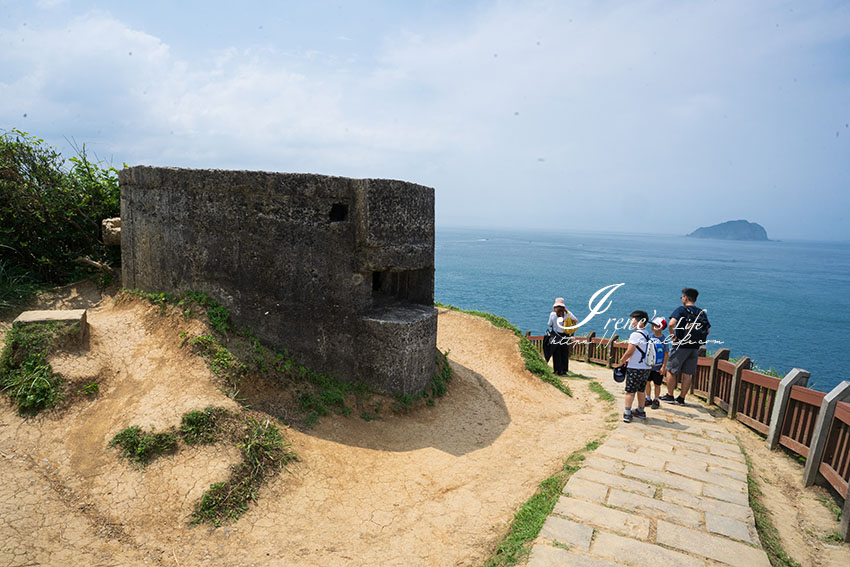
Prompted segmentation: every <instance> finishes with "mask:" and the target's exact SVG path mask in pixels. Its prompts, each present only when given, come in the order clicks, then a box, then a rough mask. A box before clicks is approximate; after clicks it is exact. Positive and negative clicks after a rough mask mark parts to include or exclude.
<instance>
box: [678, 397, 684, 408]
mask: <svg viewBox="0 0 850 567" xmlns="http://www.w3.org/2000/svg"><path fill="white" fill-rule="evenodd" d="M676 403H677V404H679V405H680V406H683V405H685V398H684V396H679V397H678V398H676Z"/></svg>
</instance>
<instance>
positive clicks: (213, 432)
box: [178, 408, 231, 445]
mask: <svg viewBox="0 0 850 567" xmlns="http://www.w3.org/2000/svg"><path fill="white" fill-rule="evenodd" d="M230 417H231V415H230V412H229V411H227V410H226V409H224V408H206V409H203V410H195V411H190V412H187V413H185V414H183V419H182V421H181V423H180V429H179V430H178V431H179V433H180V438H181V439H183V441H184V442H185V443H186V444H188V445H209V444H211V443H215V442H216V441H218V440H219V438H220V437H221V434H222V431H223V429H224V427H223V426H224V424H225V422H226V421H227V420H228V418H230Z"/></svg>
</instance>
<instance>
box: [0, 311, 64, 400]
mask: <svg viewBox="0 0 850 567" xmlns="http://www.w3.org/2000/svg"><path fill="white" fill-rule="evenodd" d="M79 330H80V326H79V324H72V325H68V324H61V323H38V324H31V325H14V326H13V327H12V328H11V329H9V331H8V332H7V333H6V344H5V346H4V347H3V352H2V354H0V389H2V391H3V392H5V393H6V394H7V395H8V396H9V397H10V398H11V399H12V402H13V403H14V404H15V405H16V406H17V407H18V412H20V413H21V414H22V415H35V414H37V413H38V412H39V411H41V410H43V409H46V408H49V407H53V406H54V405H56V403H57V402H58V401H59V400H60V399H61V398H62V384H63V380H62V377H61V376H59V375H58V374H54V373H53V369H52V368H51V366H50V364H49V363H48V362H47V358H48V356H49V354H50V351H51V349H52V348H54V347H55V345H56V344H57V343H58V341H59V339H60V338H62V337H65V336H68V335H71V334H73V333H78V332H79Z"/></svg>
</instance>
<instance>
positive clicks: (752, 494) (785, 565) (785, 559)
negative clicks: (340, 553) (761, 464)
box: [738, 442, 800, 567]
mask: <svg viewBox="0 0 850 567" xmlns="http://www.w3.org/2000/svg"><path fill="white" fill-rule="evenodd" d="M738 446H739V447H740V448H741V452H742V453H743V454H744V459H745V460H746V462H747V489H748V490H747V493H748V495H749V501H750V508H752V510H753V516H754V517H755V522H756V530H757V531H758V534H759V539H760V540H761V544H762V547H763V548H764V550H765V552H766V553H767V557H768V559H770V564H771V565H772V566H773V567H800V564H799V563H797V562H796V561H794V558H792V557H791V556H790V555H788V553H787V552H786V551H785V548H783V547H782V541H781V540H780V538H779V531H778V530H777V529H776V526H774V525H773V522H772V521H771V519H770V514H769V513H768V511H767V508H765V506H764V504H762V492H761V489H759V486H758V482H757V481H756V479H755V476H754V473H753V464H752V461H750V455H749V454H748V453H747V451H746V449H744V446H743V445H741V443H740V442H739V443H738Z"/></svg>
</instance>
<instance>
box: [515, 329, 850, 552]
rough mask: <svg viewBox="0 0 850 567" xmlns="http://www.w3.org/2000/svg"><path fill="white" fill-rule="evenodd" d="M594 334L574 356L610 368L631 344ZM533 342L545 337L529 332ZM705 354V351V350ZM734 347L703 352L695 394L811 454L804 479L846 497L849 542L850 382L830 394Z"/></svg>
mask: <svg viewBox="0 0 850 567" xmlns="http://www.w3.org/2000/svg"><path fill="white" fill-rule="evenodd" d="M616 338H617V337H616V336H615V337H613V338H611V339H606V338H604V337H596V336H594V333H592V332H591V333H589V334H588V335H587V336H584V337H573V343H572V351H571V353H570V358H571V359H573V360H580V361H583V362H591V363H595V364H601V365H604V366H607V367H609V368H610V367H611V366H612V364H616V363H617V362H619V360H620V359H621V358H622V356H623V354H624V353H625V351H626V348H628V343H625V342H617V341H616ZM528 339H529V340H531V341H532V342H533V343H534V342H535V341H536V340H539V341H540V342H541V344H542V339H543V337H532V336H529V337H528ZM701 354H702V353H701ZM728 357H729V351H728V350H727V349H721V350H720V351H718V352H717V353H715V354H714V356H711V357H708V356H700V357H699V359H698V361H697V370H696V372H695V373H694V377H693V380H692V381H691V393H692V394H694V395H696V396H699V397H701V398H703V399H705V400H706V402H707V403H708V404H709V405H712V404H714V405H717V406H719V407H720V408H722V409H723V410H725V411H726V413H727V415H728V416H729V418H731V419H737V420H738V421H740V422H741V423H743V424H745V425H747V426H748V427H750V428H752V429H754V430H755V431H758V432H759V433H761V434H762V435H766V436H767V444H768V446H769V447H770V448H775V447H776V446H777V445H782V446H783V447H786V448H787V449H789V450H790V451H792V452H794V453H796V454H798V455H800V456H802V457H805V458H806V468H805V471H804V484H805V485H806V486H809V485H811V484H813V483H814V482H815V480H816V479H817V476H818V474H820V475H822V476H823V478H824V479H825V480H826V481H827V482H828V483H829V485H830V486H832V487H833V488H834V489H835V491H836V492H837V493H838V494H839V495H841V497H842V498H844V511H843V515H842V522H841V528H840V531H841V535H842V537H843V538H844V539H845V541H850V488H848V487H850V403H848V402H847V401H844V400H850V382H842V383H841V384H839V385H838V386H836V387H835V388H834V389H833V390H832V391H831V392H830V393H828V394H825V393H823V392H819V391H817V390H811V389H809V388H806V387H805V385H806V383H807V381H808V378H809V373H808V372H806V371H805V370H800V369H796V368H795V369H794V370H792V371H791V372H789V373H788V374H787V375H786V376H785V377H784V378H782V379H780V378H777V377H775V376H769V375H766V374H763V373H760V372H756V371H754V370H751V369H750V359H749V358H747V357H742V358H741V359H740V360H737V361H735V362H732V361H729V360H728Z"/></svg>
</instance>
